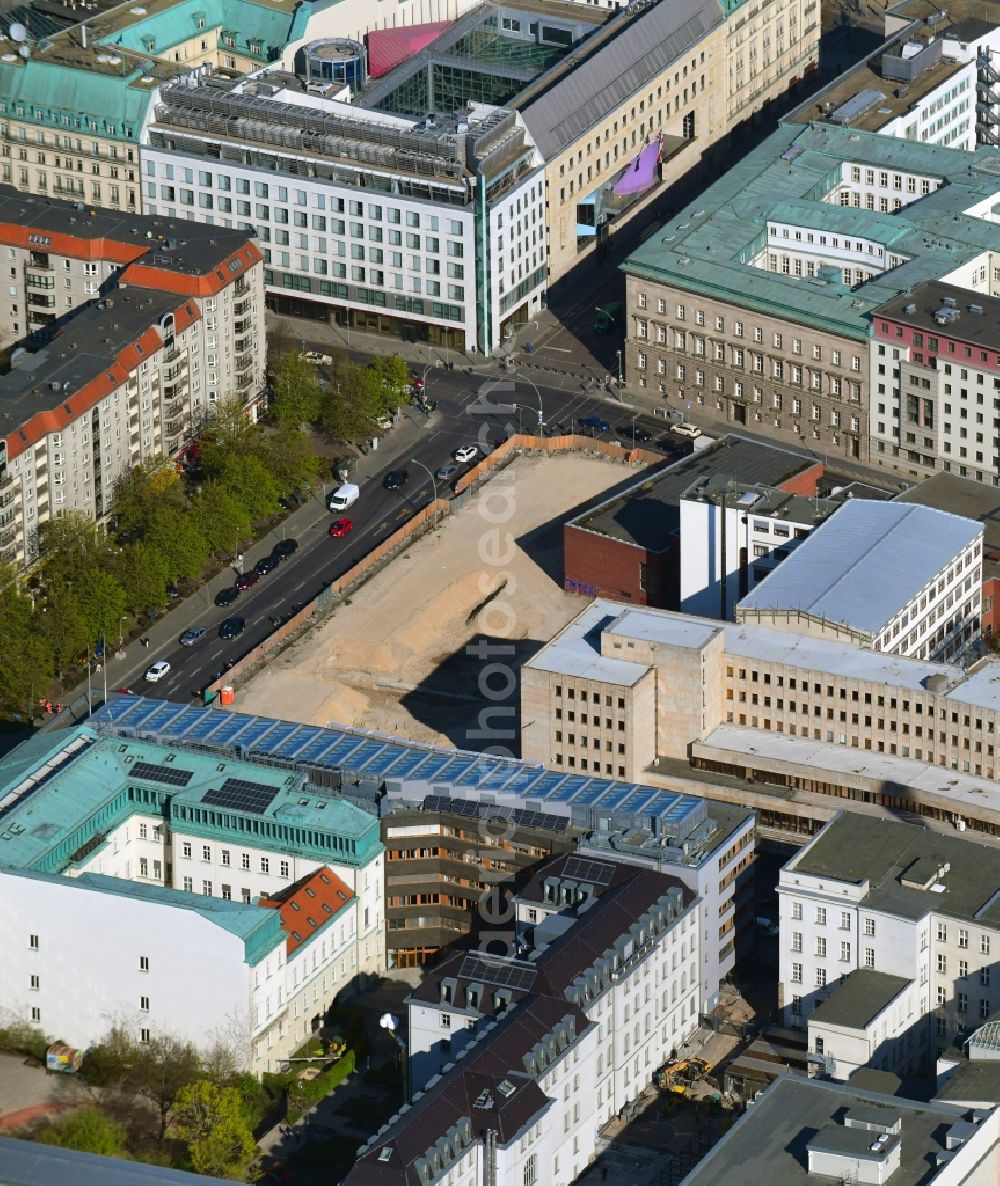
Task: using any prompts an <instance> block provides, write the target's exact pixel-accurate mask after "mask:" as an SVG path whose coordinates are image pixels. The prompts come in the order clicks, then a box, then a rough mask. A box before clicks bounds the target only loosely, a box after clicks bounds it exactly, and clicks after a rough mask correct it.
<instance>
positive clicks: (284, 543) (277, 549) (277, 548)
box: [271, 539, 299, 560]
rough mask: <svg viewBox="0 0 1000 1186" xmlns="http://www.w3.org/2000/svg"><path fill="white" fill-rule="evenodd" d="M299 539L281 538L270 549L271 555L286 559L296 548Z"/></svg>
mask: <svg viewBox="0 0 1000 1186" xmlns="http://www.w3.org/2000/svg"><path fill="white" fill-rule="evenodd" d="M298 546H299V541H298V540H297V539H281V540H278V542H277V543H276V544H275V545H274V547H273V548H272V549H271V555H272V556H276V557H277V558H278V559H279V560H287V559H288V557H289V556H291V555H292V554H293V553H294V552H296V551H297V550H298Z"/></svg>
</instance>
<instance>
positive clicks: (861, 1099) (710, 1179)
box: [682, 1075, 963, 1186]
mask: <svg viewBox="0 0 1000 1186" xmlns="http://www.w3.org/2000/svg"><path fill="white" fill-rule="evenodd" d="M859 1106H860V1107H863V1108H864V1109H865V1110H866V1111H868V1110H869V1109H870V1110H872V1111H873V1112H874V1113H875V1114H876V1115H877V1116H878V1117H879V1118H881V1119H883V1120H884V1122H885V1123H887V1124H891V1123H892V1122H893V1119H894V1118H897V1117H898V1118H901V1119H902V1134H901V1136H902V1150H901V1155H900V1164H899V1169H898V1170H897V1171H896V1173H894V1174H893V1176H892V1179H891V1182H892V1186H918V1184H919V1183H923V1182H925V1181H926V1180H927V1177H928V1173H929V1168H928V1167H929V1166H933V1165H934V1164H935V1162H936V1159H937V1155H938V1153H943V1152H944V1151H945V1144H944V1136H945V1133H946V1132H947V1131H948V1129H949V1128H950V1127H951V1125H952V1124H954V1123H955V1122H957V1121H958V1120H960V1119H961V1118H962V1116H963V1111H962V1109H961V1108H959V1107H955V1106H953V1105H949V1104H933V1103H932V1104H925V1103H917V1102H913V1101H910V1100H905V1099H900V1098H899V1097H898V1096H884V1095H878V1094H877V1093H875V1092H871V1091H858V1090H857V1089H856V1088H854V1087H852V1086H851V1085H849V1084H845V1083H827V1082H824V1081H822V1080H819V1079H803V1078H801V1077H799V1076H793V1075H782V1076H781V1077H780V1078H778V1079H776V1080H775V1082H774V1083H773V1084H772V1085H771V1086H770V1087H769V1088H768V1089H767V1091H766V1092H764V1094H763V1095H762V1096H761V1097H760V1098H759V1099H758V1100H757V1101H756V1103H755V1104H754V1106H753V1107H752V1108H750V1109H749V1110H748V1111H747V1112H746V1113H745V1114H744V1115H743V1116H742V1117H741V1118H740V1119H739V1120H738V1121H737V1122H736V1124H734V1125H733V1127H732V1128H731V1129H730V1130H729V1132H727V1133H726V1135H725V1136H724V1137H723V1138H722V1140H721V1141H719V1143H718V1144H717V1145H716V1146H715V1147H714V1148H713V1149H712V1150H710V1152H709V1153H708V1154H707V1155H706V1156H705V1157H703V1158H702V1160H701V1161H700V1162H699V1163H698V1165H697V1166H695V1168H694V1169H693V1170H692V1171H691V1173H690V1174H688V1176H687V1177H686V1178H684V1180H683V1182H682V1186H733V1184H734V1183H749V1182H753V1183H780V1184H781V1186H797V1184H798V1183H801V1184H802V1186H811V1184H812V1183H819V1182H830V1181H831V1179H829V1178H819V1177H817V1176H815V1175H811V1174H810V1173H809V1163H808V1154H807V1144H808V1142H809V1141H810V1140H812V1139H813V1138H814V1137H815V1136H816V1135H817V1134H819V1133H821V1132H823V1130H827V1131H829V1129H830V1128H831V1126H838V1127H839V1126H840V1125H841V1123H842V1120H843V1116H844V1113H845V1112H848V1111H850V1112H853V1111H855V1110H856V1109H857V1108H858V1107H859ZM849 1131H850V1130H848V1129H845V1132H849ZM855 1131H863V1130H855ZM825 1136H826V1134H825V1133H824V1137H825ZM868 1136H869V1140H870V1139H871V1138H870V1134H868ZM824 1143H825V1141H824Z"/></svg>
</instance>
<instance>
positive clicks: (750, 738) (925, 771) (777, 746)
mask: <svg viewBox="0 0 1000 1186" xmlns="http://www.w3.org/2000/svg"><path fill="white" fill-rule="evenodd" d="M694 749H695V752H696V753H701V752H703V751H705V756H720V755H727V756H728V755H732V758H731V759H730V758H728V757H720V760H732V761H737V760H738V761H739V762H740V763H742V764H745V763H746V759H747V755H748V754H753V755H756V756H759V757H761V758H765V759H768V760H770V761H773V762H783V763H786V764H787V765H788V766H789V767H794V768H795V770H796V771H797V772H798V773H801V774H805V775H811V776H813V777H820V774H821V773H823V774H826V773H832V774H839V775H841V776H843V777H845V778H846V779H847V782H848V785H851V784H852V783H856V784H862V785H863V784H865V783H884V784H886V786H889V787H898V788H899V789H900V790H901V791H904V790H909V791H912V792H913V793H914V795H915V796H916V797H917V798H920V797H921V796H922V795H923V796H933V797H934V799H935V801H936V802H937V803H938V804H942V803H945V802H947V803H948V804H949V805H950V806H952V807H954V809H955V811H956V812H958V813H959V814H961V813H962V812H963V811H968V812H969V814H971V815H974V816H982V815H983V813H984V812H985V813H989V812H993V813H1000V785H998V784H997V783H996V782H994V781H993V780H991V779H988V778H983V777H982V776H981V775H978V774H965V773H964V772H962V771H959V770H949V769H948V768H947V767H945V766H936V765H934V764H933V763H931V762H923V761H918V760H917V759H916V758H901V757H897V756H896V755H894V754H883V753H879V752H878V751H877V750H859V749H854V748H853V747H852V746H847V745H838V744H836V742H832V741H815V740H812V739H811V738H809V737H803V736H802V735H801V734H800V735H799V736H797V737H792V736H791V735H790V734H788V733H772V732H770V731H768V730H766V729H752V728H750V727H748V726H745V725H719V726H717V727H716V728H715V729H713V730H712V731H711V733H709V734H708V736H707V737H705V738H704V739H702V740H701V741H696V742H695V743H694ZM707 751H712V753H711V755H710V754H709V753H708V752H707ZM764 781H766V779H765V780H764ZM778 789H779V790H780V789H782V788H778ZM834 803H835V801H833V800H832V801H831V806H832V805H834ZM998 872H1000V870H998ZM997 884H998V885H1000V881H998V883H997Z"/></svg>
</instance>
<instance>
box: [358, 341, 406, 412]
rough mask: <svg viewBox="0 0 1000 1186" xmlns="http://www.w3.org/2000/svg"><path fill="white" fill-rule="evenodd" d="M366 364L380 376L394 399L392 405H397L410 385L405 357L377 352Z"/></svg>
mask: <svg viewBox="0 0 1000 1186" xmlns="http://www.w3.org/2000/svg"><path fill="white" fill-rule="evenodd" d="M368 366H369V368H370V369H371V370H373V371H374V372H375V373H376V374H377V375H379V376H380V377H381V378H382V380H383V382H384V383H385V385H386V386H387V387H388V388H389V390H390V392H391V393H392V396H393V398H394V399H395V401H396V404H395V405H394V406H398V404H399V402H400V401H401V400H402V399H403V398H405V396H406V395H407V393H408V392H409V390H410V386H411V380H410V368H409V366H407V364H406V361H405V359H402V358H400V357H399V355H398V354H378V355H376V356H375V357H374V358H373V359H372V360H371V362H370V363H369V364H368Z"/></svg>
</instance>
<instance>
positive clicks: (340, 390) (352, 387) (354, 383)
mask: <svg viewBox="0 0 1000 1186" xmlns="http://www.w3.org/2000/svg"><path fill="white" fill-rule="evenodd" d="M398 402H399V401H398V398H396V397H395V396H394V395H393V394H392V393H391V392H390V391H389V390H388V388H387V387H386V384H385V380H384V379H383V377H382V375H380V374H379V373H378V372H377V371H375V370H373V369H372V368H371V367H365V366H358V365H357V364H356V363H353V362H351V361H350V360H349V359H348V360H346V361H342V362H339V363H337V364H336V365H335V366H334V368H333V372H332V375H331V381H330V389H329V390H328V391H326V392H324V394H323V406H322V408H321V410H320V423H321V424H322V426H323V427H324V428H325V429H326V431H327V432H329V433H330V434H331V435H332V436H334V437H336V438H337V439H338V440H341V441H360V440H363V439H364V438H365V437H368V436H371V435H372V434H373V433H375V432H376V431H377V425H376V421H377V420H378V418H379V416H382V415H385V413H386V412H387V411H388V410H389V409H390V408H394V407H396V406H397V404H398Z"/></svg>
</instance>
